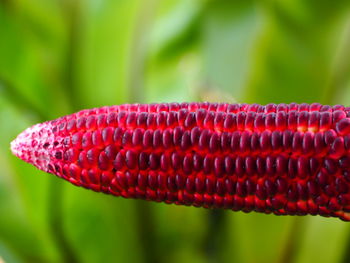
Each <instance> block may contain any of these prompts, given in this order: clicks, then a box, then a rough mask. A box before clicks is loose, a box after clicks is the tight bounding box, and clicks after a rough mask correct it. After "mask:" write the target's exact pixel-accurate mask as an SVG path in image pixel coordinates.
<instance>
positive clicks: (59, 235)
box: [48, 177, 79, 263]
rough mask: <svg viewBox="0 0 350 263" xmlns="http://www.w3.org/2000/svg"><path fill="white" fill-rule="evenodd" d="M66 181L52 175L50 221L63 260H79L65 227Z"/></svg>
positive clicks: (49, 203)
mask: <svg viewBox="0 0 350 263" xmlns="http://www.w3.org/2000/svg"><path fill="white" fill-rule="evenodd" d="M63 184H64V182H63V181H60V180H57V178H54V177H50V181H49V187H48V189H49V194H48V221H49V227H50V229H51V233H52V234H53V237H54V239H55V241H56V244H57V246H58V248H59V251H60V255H61V257H62V261H63V262H68V263H76V262H79V261H78V259H77V258H76V256H75V254H74V250H73V249H72V247H71V246H70V244H69V242H68V241H67V238H66V235H65V232H64V228H63V223H64V219H63V216H62V215H63V211H62V210H63V198H62V197H63V194H64V192H63V190H64V188H63V187H64V185H63Z"/></svg>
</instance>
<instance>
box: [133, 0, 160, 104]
mask: <svg viewBox="0 0 350 263" xmlns="http://www.w3.org/2000/svg"><path fill="white" fill-rule="evenodd" d="M158 1H159V0H149V1H142V2H141V3H142V4H140V7H139V13H138V15H137V20H136V24H135V30H134V35H133V40H132V43H131V50H130V55H129V57H130V66H129V73H128V90H129V100H130V101H131V102H134V103H135V102H138V103H140V102H144V101H145V69H146V63H147V50H148V40H149V35H150V29H151V26H152V22H153V17H154V11H155V10H156V7H157V5H158Z"/></svg>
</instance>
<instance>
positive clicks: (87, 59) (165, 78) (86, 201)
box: [0, 0, 350, 263]
mask: <svg viewBox="0 0 350 263" xmlns="http://www.w3.org/2000/svg"><path fill="white" fill-rule="evenodd" d="M349 7H350V2H349V1H348V0H338V1H333V2H330V1H326V0H310V1H305V0H255V1H252V0H237V1H228V0H227V1H225V0H147V1H146V0H86V1H83V0H50V1H48V0H36V1H34V0H1V1H0V127H1V136H0V167H1V175H0V262H1V260H4V261H5V262H146V263H153V262H169V263H170V262H183V263H185V262H191V263H197V262H198V263H202V262H203V263H206V262H208V263H209V262H242V263H244V262H247V263H271V262H276V263H289V262H290V263H303V262H305V263H308V262H319V263H326V262H332V263H336V262H344V263H345V262H350V252H349V250H350V225H349V224H348V223H344V222H341V221H340V220H338V219H327V218H322V217H311V216H307V217H277V216H271V215H262V214H256V213H251V214H244V213H240V212H238V213H234V212H231V211H210V210H206V209H196V208H189V207H178V206H174V205H170V206H169V205H164V204H153V203H146V202H142V201H136V200H124V199H122V198H114V197H111V196H106V195H103V194H97V193H94V192H92V191H87V190H84V189H81V188H77V187H74V186H72V185H70V184H69V183H66V182H63V181H62V180H59V179H57V178H55V177H53V176H48V175H47V174H45V173H43V172H40V171H38V170H36V169H35V168H33V167H32V166H30V165H28V164H25V163H24V162H22V161H20V160H18V159H16V158H15V157H13V156H12V155H11V153H10V151H9V142H10V141H11V140H12V139H13V138H14V137H15V136H16V135H17V134H18V133H19V132H21V131H22V130H23V129H24V128H27V127H28V126H30V125H32V124H34V123H36V122H39V121H44V120H48V119H53V118H56V117H59V116H61V115H64V114H69V113H72V112H74V111H77V110H79V109H83V108H91V107H98V106H102V105H113V104H121V103H129V102H145V103H149V102H169V101H192V100H210V101H228V102H233V101H238V102H250V103H253V102H254V103H269V102H276V103H277V102H292V101H295V102H321V103H330V104H347V105H349V100H350V9H349Z"/></svg>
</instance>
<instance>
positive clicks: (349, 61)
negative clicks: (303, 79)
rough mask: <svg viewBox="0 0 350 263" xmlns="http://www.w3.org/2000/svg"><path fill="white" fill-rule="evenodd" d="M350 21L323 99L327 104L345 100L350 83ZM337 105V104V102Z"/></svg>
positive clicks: (335, 57) (336, 53)
mask: <svg viewBox="0 0 350 263" xmlns="http://www.w3.org/2000/svg"><path fill="white" fill-rule="evenodd" d="M349 46H350V19H348V20H347V22H346V26H345V30H344V32H343V34H342V39H341V40H340V44H339V48H338V50H336V51H338V52H335V55H334V66H333V70H332V72H331V75H330V78H329V84H328V86H327V89H326V92H325V94H324V97H323V101H324V102H326V103H334V102H335V101H336V100H338V99H339V100H343V97H344V93H345V91H346V88H347V84H348V83H349V72H350V52H349ZM335 103H336V102H335Z"/></svg>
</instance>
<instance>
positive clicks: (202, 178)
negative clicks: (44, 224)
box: [11, 102, 350, 220]
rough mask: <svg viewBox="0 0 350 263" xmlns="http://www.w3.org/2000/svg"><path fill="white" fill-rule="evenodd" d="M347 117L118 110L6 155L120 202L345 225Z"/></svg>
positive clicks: (349, 184) (54, 124)
mask: <svg viewBox="0 0 350 263" xmlns="http://www.w3.org/2000/svg"><path fill="white" fill-rule="evenodd" d="M349 111H350V109H349V108H346V107H344V106H341V105H336V106H333V107H331V106H327V105H321V104H317V103H314V104H305V103H304V104H296V103H292V104H279V105H278V104H277V105H276V104H268V105H258V104H252V105H248V104H216V103H206V102H204V103H163V104H125V105H119V106H110V107H102V108H96V109H91V110H83V111H80V112H77V113H75V114H72V115H68V116H64V117H62V118H59V119H56V120H53V121H48V122H45V123H41V124H37V125H34V126H33V127H31V128H28V129H27V130H25V131H24V132H23V133H21V134H20V135H19V136H18V137H17V138H16V139H15V140H14V141H13V142H12V144H11V148H12V151H13V153H14V154H15V155H16V156H18V157H19V158H21V159H22V160H24V161H26V162H28V163H31V164H33V165H35V166H36V167H37V168H39V169H41V170H43V171H46V172H49V173H52V174H55V175H57V176H59V177H61V178H63V179H65V180H67V181H69V182H71V183H73V184H75V185H78V186H82V187H85V188H89V189H92V190H94V191H100V192H104V193H108V194H113V195H116V196H122V197H125V198H140V199H146V200H153V201H158V202H166V203H175V204H179V205H193V206H202V207H206V208H210V207H217V208H225V209H232V210H234V211H238V210H241V211H244V212H250V211H256V212H264V213H274V214H276V215H306V214H312V215H322V216H333V217H339V218H341V219H343V220H350V214H349V211H350V171H349V170H350V153H349V148H350V134H349V133H350V118H349V115H350V113H349Z"/></svg>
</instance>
